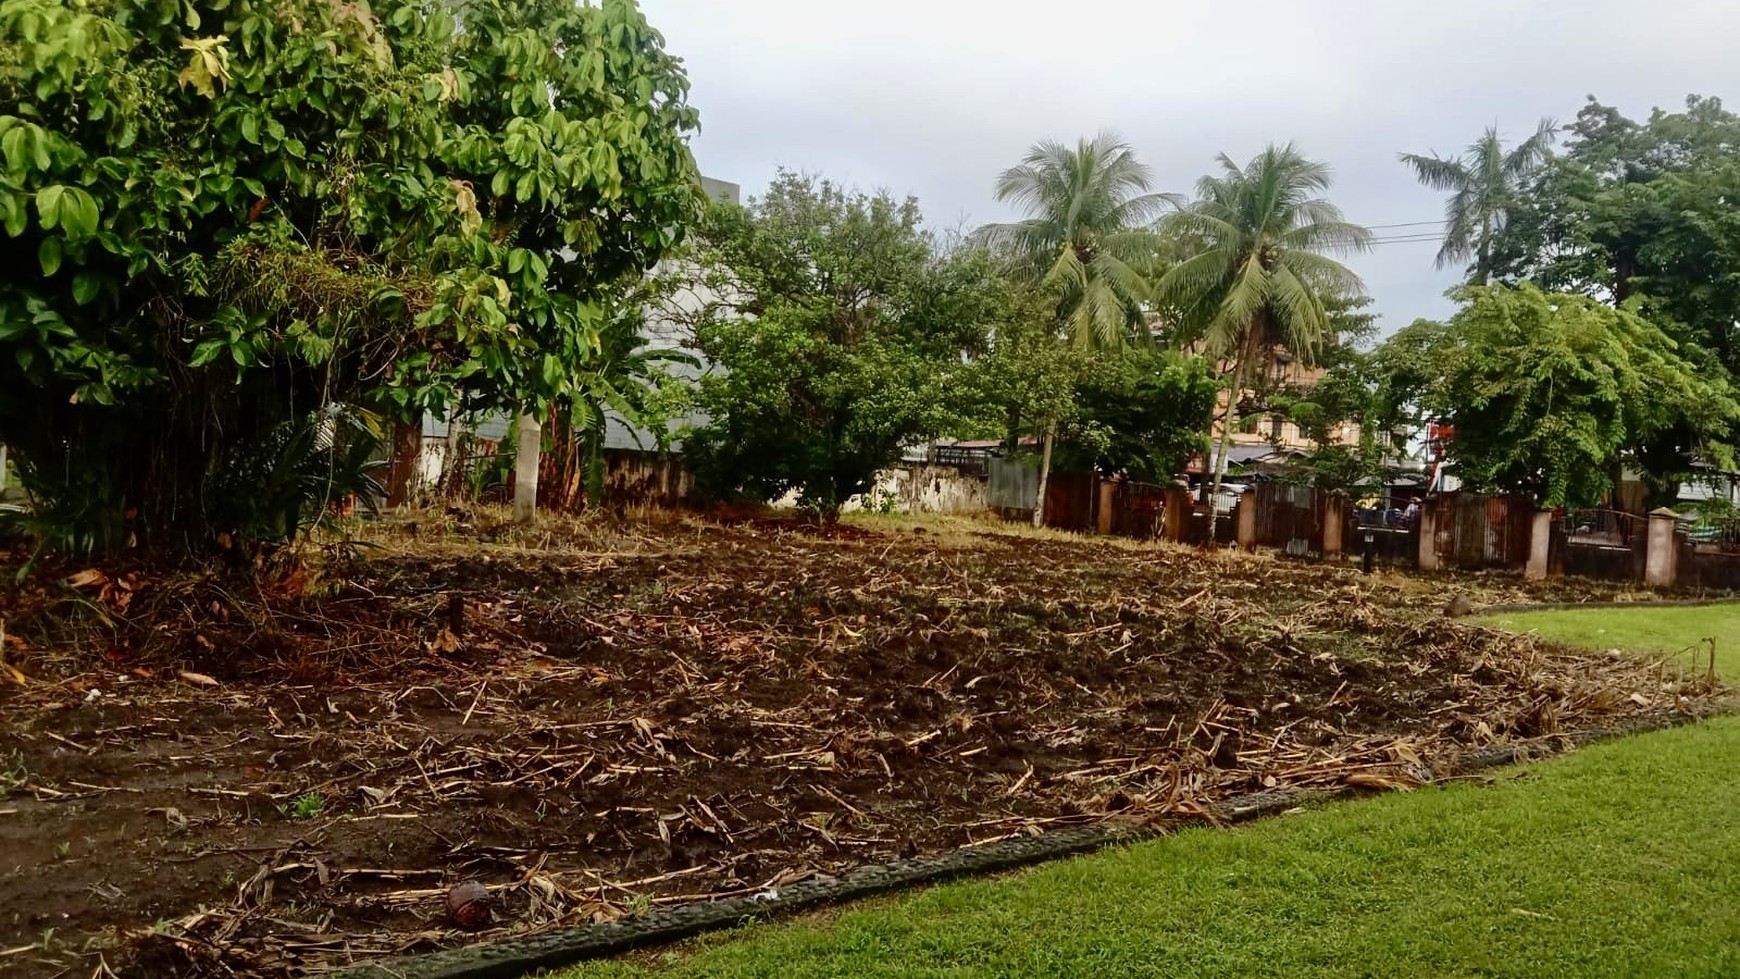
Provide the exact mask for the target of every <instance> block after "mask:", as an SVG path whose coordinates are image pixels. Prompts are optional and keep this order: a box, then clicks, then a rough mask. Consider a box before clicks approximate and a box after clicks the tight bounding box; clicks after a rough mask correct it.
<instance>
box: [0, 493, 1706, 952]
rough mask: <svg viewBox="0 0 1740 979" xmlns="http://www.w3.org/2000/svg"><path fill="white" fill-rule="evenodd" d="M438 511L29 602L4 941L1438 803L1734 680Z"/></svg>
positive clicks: (593, 890) (20, 604) (566, 911)
mask: <svg viewBox="0 0 1740 979" xmlns="http://www.w3.org/2000/svg"><path fill="white" fill-rule="evenodd" d="M432 536H433V534H432V533H431V532H429V531H425V532H424V533H423V534H422V540H420V541H419V542H418V543H417V544H416V546H415V548H414V549H409V550H407V549H401V548H389V549H387V550H386V551H385V552H384V553H383V554H381V555H380V556H376V557H373V558H369V559H367V560H359V561H357V562H356V563H355V564H354V565H352V566H350V567H349V568H347V569H341V570H343V573H342V574H341V573H339V570H335V569H333V568H330V567H329V568H328V569H327V571H326V572H325V574H324V576H316V575H313V574H312V573H310V572H307V571H304V570H300V569H298V570H295V571H292V572H289V573H286V574H282V575H278V576H276V577H267V578H263V579H260V580H261V581H264V582H265V583H263V584H262V583H258V582H256V583H255V584H253V585H251V586H250V587H249V588H248V589H244V588H241V587H238V586H236V585H235V584H234V583H233V581H231V580H230V579H225V578H221V577H211V576H200V575H194V574H191V573H190V574H186V575H182V576H179V577H176V576H157V577H153V576H151V575H146V574H143V573H137V572H135V573H130V574H127V575H114V574H108V573H104V572H97V573H96V574H95V575H87V576H85V577H84V578H82V579H81V580H80V581H78V582H77V583H67V582H57V583H54V584H52V585H31V586H25V587H22V588H19V589H15V591H14V592H13V593H12V594H10V595H9V596H8V597H7V602H8V603H9V608H10V612H9V615H8V620H9V621H10V622H12V623H14V627H13V630H12V632H11V633H10V634H9V636H8V638H7V639H6V640H0V642H4V643H5V644H6V645H5V652H6V658H5V660H4V662H5V663H7V664H8V665H9V666H10V667H11V668H12V669H13V670H15V671H16V672H17V673H18V675H19V677H21V678H22V679H19V678H10V679H9V678H8V677H9V676H10V675H9V674H8V676H6V677H0V865H4V866H5V867H6V868H8V872H7V873H6V874H5V875H3V876H0V908H5V909H6V910H5V912H4V913H3V914H0V963H3V964H5V965H6V966H7V967H9V968H11V969H13V970H18V971H17V973H16V974H19V975H41V976H50V975H62V974H85V973H88V972H91V971H92V970H97V972H98V974H105V973H106V972H108V971H109V970H111V969H112V970H113V972H114V974H118V975H123V976H165V975H189V976H192V975H268V976H293V975H303V974H309V973H313V972H318V971H321V970H324V969H329V968H332V967H334V966H337V965H341V964H345V963H350V962H355V961H358V960H362V959H367V958H370V957H376V956H383V955H394V954H402V953H406V952H412V951H417V950H422V949H431V948H436V947H440V946H444V945H452V944H459V943H464V942H472V941H478V940H483V939H488V938H489V937H491V936H501V935H506V934H519V933H524V932H526V931H529V930H536V929H544V928H552V927H557V926H562V925H571V924H575V923H581V922H589V921H600V920H611V919H615V918H619V917H623V916H629V915H635V914H639V913H644V912H646V911H648V910H650V909H653V908H656V907H660V906H664V905H671V904H677V903H683V902H689V901H702V900H708V899H713V898H719V897H723V896H742V895H752V894H756V893H760V892H764V891H767V890H771V889H777V888H779V887H782V886H784V885H786V884H789V883H792V882H796V881H800V880H803V879H806V878H809V877H812V876H815V875H819V874H837V873H840V872H842V871H844V870H847V869H850V868H852V867H855V866H859V865H863V864H866V863H871V862H881V861H886V860H890V859H894V858H896V857H899V856H910V855H913V854H915V853H921V852H922V853H931V852H938V851H943V850H947V849H949V848H955V847H963V846H973V845H981V844H984V843H986V842H988V841H991V840H997V839H1003V838H1008V837H1011V836H1015V835H1019V834H1030V833H1035V832H1039V831H1041V830H1043V829H1045V828H1048V827H1055V826H1060V825H1067V824H1080V823H1091V822H1095V821H1101V820H1109V819H1116V820H1126V821H1138V822H1144V823H1150V824H1158V825H1165V824H1166V822H1167V821H1169V820H1173V819H1177V818H1179V817H1184V816H1191V815H1194V814H1200V813H1203V812H1205V806H1206V804H1207V803H1208V802H1210V801H1213V800H1216V799H1220V798H1226V797H1229V796H1232V795H1236V794H1242V793H1247V792H1250V791H1253V790H1257V789H1262V788H1273V787H1287V786H1333V785H1356V786H1365V787H1369V788H1372V789H1374V790H1381V789H1400V788H1408V787H1412V786H1415V785H1418V784H1421V783H1422V782H1424V781H1427V780H1429V779H1430V778H1432V775H1433V766H1434V765H1435V764H1438V763H1440V762H1442V761H1443V760H1444V759H1446V758H1448V757H1450V756H1453V755H1455V754H1457V753H1458V752H1461V751H1465V750H1468V749H1471V748H1476V747H1481V746H1485V745H1490V744H1495V743H1509V742H1518V741H1531V740H1536V739H1552V738H1556V737H1560V736H1562V735H1564V734H1566V733H1567V732H1570V731H1574V730H1578V729H1584V728H1590V727H1595V726H1601V725H1605V724H1611V723H1614V722H1617V721H1621V720H1623V719H1625V718H1628V717H1636V716H1641V715H1648V714H1655V713H1660V712H1664V711H1669V710H1684V709H1701V708H1702V707H1704V706H1707V705H1708V704H1710V703H1711V702H1712V701H1713V699H1714V698H1716V697H1718V696H1720V695H1721V691H1720V690H1718V689H1715V688H1714V687H1713V684H1712V683H1711V682H1710V678H1709V676H1708V674H1707V673H1706V672H1704V671H1701V670H1691V669H1684V670H1682V669H1680V668H1679V666H1678V665H1677V664H1675V663H1673V662H1663V663H1645V662H1639V661H1637V660H1634V659H1630V658H1625V657H1622V656H1619V655H1617V654H1594V653H1583V652H1576V651H1572V650H1568V649H1564V648H1560V647H1555V646H1552V645H1549V644H1546V643H1542V642H1539V641H1537V640H1534V639H1530V638H1526V637H1516V636H1509V635H1505V634H1502V633H1499V632H1495V631H1492V630H1489V629H1485V628H1482V627H1479V626H1477V625H1474V624H1471V622H1470V621H1469V620H1462V619H1457V620H1451V619H1446V618H1445V617H1444V616H1443V614H1442V609H1443V607H1444V602H1445V600H1446V596H1447V595H1448V594H1449V593H1450V591H1452V590H1453V591H1455V592H1458V593H1466V594H1469V595H1471V596H1474V599H1475V602H1476V604H1477V605H1478V604H1486V603H1488V602H1490V601H1493V600H1498V601H1507V600H1514V599H1513V598H1512V597H1511V596H1512V595H1514V594H1516V593H1518V592H1520V591H1521V590H1522V588H1523V586H1522V585H1521V584H1520V583H1518V582H1516V581H1514V580H1512V579H1498V578H1481V577H1466V578H1458V579H1456V580H1455V581H1454V582H1453V587H1452V585H1449V584H1446V583H1445V581H1444V580H1443V579H1432V580H1426V579H1415V578H1406V577H1401V576H1395V575H1384V576H1378V577H1374V578H1363V577H1361V576H1360V575H1358V574H1356V573H1353V572H1351V571H1348V570H1345V569H1336V568H1325V567H1321V566H1314V565H1308V564H1300V563H1293V562H1287V561H1277V560H1272V559H1261V558H1250V557H1244V556H1239V555H1236V554H1227V553H1201V552H1193V551H1186V550H1180V549H1173V548H1165V547H1132V546H1128V545H1120V546H1114V545H1109V544H1100V543H1096V542H1092V541H1080V542H1072V541H1066V540H1056V539H1044V538H1033V537H1028V536H1003V535H999V534H996V533H986V534H982V535H976V536H968V535H962V534H958V533H957V534H934V533H933V534H923V535H920V534H912V533H886V534H879V533H865V532H862V531H860V532H856V533H853V534H849V535H832V536H828V535H817V534H813V533H809V532H804V531H801V530H799V529H796V528H787V527H785V526H783V525H780V524H778V523H771V522H767V521H760V522H754V523H747V524H739V525H733V526H720V525H695V524H685V525H681V526H679V527H676V528H675V529H672V530H671V531H669V532H668V533H666V534H664V535H663V536H662V537H661V536H656V535H654V534H652V532H650V531H649V532H639V533H636V534H635V535H634V537H633V539H632V541H630V543H632V545H633V546H625V545H623V544H622V539H626V538H625V536H624V535H618V538H619V539H618V540H617V541H616V542H615V543H613V545H612V547H611V549H609V550H608V551H601V550H599V549H588V548H586V547H558V548H557V549H555V550H548V551H542V552H540V551H532V550H526V549H506V548H502V547H485V546H481V545H476V544H472V545H469V546H461V545H458V544H442V545H435V544H430V543H429V539H430V538H431V537H432ZM297 575H301V576H302V577H301V579H300V580H296V576H297ZM33 589H34V590H33ZM1494 595H1496V596H1497V597H1496V598H1493V597H1492V596H1494ZM68 603H76V604H75V605H70V606H69V605H68Z"/></svg>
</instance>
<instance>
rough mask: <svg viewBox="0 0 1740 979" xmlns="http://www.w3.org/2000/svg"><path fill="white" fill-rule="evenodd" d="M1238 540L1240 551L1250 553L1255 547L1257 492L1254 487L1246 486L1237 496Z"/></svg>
mask: <svg viewBox="0 0 1740 979" xmlns="http://www.w3.org/2000/svg"><path fill="white" fill-rule="evenodd" d="M1234 512H1235V513H1237V514H1238V540H1239V547H1240V549H1242V550H1246V551H1252V550H1256V547H1257V491H1256V488H1255V487H1251V486H1246V487H1245V491H1244V492H1243V493H1241V494H1239V502H1238V507H1237V509H1236V510H1235V511H1234Z"/></svg>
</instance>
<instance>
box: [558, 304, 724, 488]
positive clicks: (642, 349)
mask: <svg viewBox="0 0 1740 979" xmlns="http://www.w3.org/2000/svg"><path fill="white" fill-rule="evenodd" d="M671 279H672V277H671V276H666V275H658V276H649V277H647V278H646V279H643V280H639V281H638V282H637V283H636V284H635V285H633V286H630V287H627V288H624V289H622V290H621V294H620V295H617V296H612V297H611V298H610V299H609V301H608V304H607V308H608V310H609V315H608V318H607V320H606V323H605V326H604V329H603V330H602V331H601V332H600V334H599V351H598V356H597V358H596V359H595V360H594V361H593V362H592V364H591V366H590V368H589V369H588V370H587V371H586V372H585V373H584V374H582V375H580V376H579V377H577V378H576V379H575V385H574V391H573V393H572V394H571V395H569V397H568V398H567V399H565V401H564V404H566V405H567V407H568V409H569V414H568V425H569V427H570V429H571V431H572V432H573V433H574V434H575V435H576V436H578V441H579V444H578V446H577V449H578V452H579V454H580V460H581V469H582V472H583V474H584V482H585V490H586V500H587V502H588V504H589V505H591V506H598V505H600V504H601V503H602V502H603V500H604V437H605V427H606V420H607V419H608V417H609V413H610V412H615V413H616V415H617V416H618V417H619V418H621V419H622V420H623V421H624V422H626V423H627V424H628V425H629V426H631V431H637V432H638V431H641V430H644V431H646V432H648V433H649V434H650V435H651V436H652V444H650V445H643V446H641V447H642V448H643V449H657V450H659V451H661V452H662V451H665V450H666V449H669V448H670V445H671V439H672V435H673V434H674V432H673V430H672V428H673V425H674V423H675V422H676V421H677V419H678V418H679V417H680V415H681V413H682V412H683V410H684V409H685V408H687V407H688V405H689V403H690V401H691V398H692V392H691V385H690V384H688V383H687V382H686V381H684V380H682V379H680V378H678V377H677V376H675V375H674V374H673V373H672V372H671V368H673V367H676V366H679V365H681V366H687V367H691V368H694V367H698V366H699V362H698V361H696V359H695V358H694V357H692V356H690V355H689V354H687V353H684V352H682V351H680V350H670V349H665V348H662V347H654V346H650V345H649V344H648V341H647V336H646V310H647V308H648V306H649V305H650V304H651V303H653V302H654V301H656V300H657V299H658V298H659V297H660V295H661V294H662V293H665V292H668V291H669V290H671V289H672V288H674V287H675V286H674V283H673V282H672V281H671ZM637 437H638V435H637Z"/></svg>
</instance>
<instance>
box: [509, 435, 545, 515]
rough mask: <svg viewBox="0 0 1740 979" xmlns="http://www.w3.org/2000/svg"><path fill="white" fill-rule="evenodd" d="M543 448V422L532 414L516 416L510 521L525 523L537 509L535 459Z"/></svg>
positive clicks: (537, 460)
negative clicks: (512, 499) (512, 515)
mask: <svg viewBox="0 0 1740 979" xmlns="http://www.w3.org/2000/svg"><path fill="white" fill-rule="evenodd" d="M543 448H544V433H543V426H541V425H539V424H538V418H537V416H536V415H533V414H531V413H529V412H528V413H526V414H523V415H521V416H520V418H519V433H518V441H517V442H516V443H515V446H514V523H517V524H529V523H531V522H532V520H533V519H535V518H536V516H537V513H538V462H539V458H538V457H539V454H540V453H541V452H542V450H543Z"/></svg>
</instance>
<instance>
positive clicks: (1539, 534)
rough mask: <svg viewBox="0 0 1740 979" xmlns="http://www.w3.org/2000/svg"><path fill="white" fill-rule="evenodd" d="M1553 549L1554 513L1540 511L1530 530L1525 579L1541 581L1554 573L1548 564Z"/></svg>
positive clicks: (1524, 569)
mask: <svg viewBox="0 0 1740 979" xmlns="http://www.w3.org/2000/svg"><path fill="white" fill-rule="evenodd" d="M1552 548H1553V511H1551V510H1538V511H1536V512H1535V516H1534V524H1533V525H1532V526H1531V527H1530V528H1529V561H1528V564H1526V565H1524V567H1523V577H1525V578H1527V579H1529V580H1530V581H1540V580H1541V579H1543V578H1545V577H1546V576H1547V575H1548V574H1550V573H1552V567H1551V565H1550V564H1548V561H1547V559H1548V556H1549V555H1550V554H1551V553H1552Z"/></svg>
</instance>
